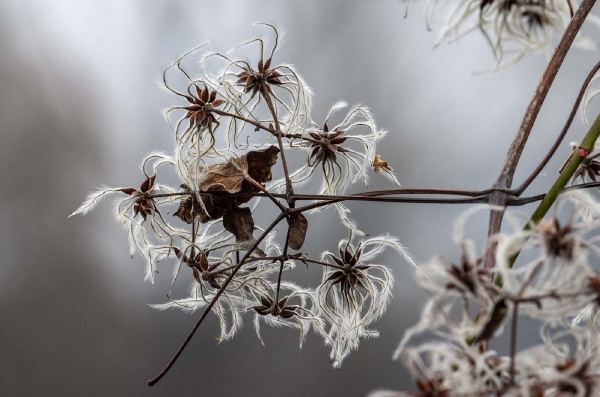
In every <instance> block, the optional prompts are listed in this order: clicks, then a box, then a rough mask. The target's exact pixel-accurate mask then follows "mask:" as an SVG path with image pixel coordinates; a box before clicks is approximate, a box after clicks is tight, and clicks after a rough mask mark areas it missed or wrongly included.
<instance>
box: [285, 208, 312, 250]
mask: <svg viewBox="0 0 600 397" xmlns="http://www.w3.org/2000/svg"><path fill="white" fill-rule="evenodd" d="M288 225H289V228H290V232H289V233H290V238H289V240H288V245H289V247H290V248H291V249H293V250H299V249H300V248H302V245H303V244H304V239H305V238H306V231H307V230H308V220H307V219H306V217H305V216H304V215H302V214H301V213H294V214H291V215H290V216H289V218H288Z"/></svg>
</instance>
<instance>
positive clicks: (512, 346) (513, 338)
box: [509, 302, 519, 384]
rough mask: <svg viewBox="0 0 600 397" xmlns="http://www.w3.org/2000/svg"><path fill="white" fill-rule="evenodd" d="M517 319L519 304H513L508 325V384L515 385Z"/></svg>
mask: <svg viewBox="0 0 600 397" xmlns="http://www.w3.org/2000/svg"><path fill="white" fill-rule="evenodd" d="M518 318H519V303H518V302H515V303H513V312H512V321H511V324H510V370H509V372H510V383H512V384H514V383H515V361H516V360H515V356H516V354H517V320H518Z"/></svg>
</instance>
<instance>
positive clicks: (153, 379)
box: [148, 214, 285, 386]
mask: <svg viewBox="0 0 600 397" xmlns="http://www.w3.org/2000/svg"><path fill="white" fill-rule="evenodd" d="M283 218H285V214H279V216H278V217H277V218H275V220H274V221H273V222H272V223H271V224H270V225H269V226H268V227H267V228H266V229H265V231H264V232H263V233H262V234H261V235H260V237H259V238H258V239H257V240H256V241H255V242H254V244H252V247H251V248H250V249H249V250H248V251H246V253H245V254H244V256H243V257H242V259H241V260H240V261H239V262H238V264H237V266H236V267H235V268H234V269H233V271H232V272H231V274H230V275H229V277H227V280H225V281H224V282H223V286H221V289H219V291H218V292H217V294H216V295H215V297H214V298H213V299H212V300H211V301H210V303H209V304H208V306H207V307H206V309H204V313H202V316H201V317H200V319H199V320H198V322H197V323H196V325H195V326H194V328H192V330H191V331H190V333H189V334H188V336H187V337H186V338H185V340H184V341H183V343H182V344H181V346H179V349H177V352H176V353H175V355H174V356H173V358H171V361H169V363H168V364H167V366H166V367H165V368H164V369H163V370H162V371H160V373H159V374H158V375H156V376H155V377H154V378H152V379H150V380H149V381H148V385H149V386H154V385H155V384H156V383H157V382H158V381H159V380H161V379H162V377H163V376H165V374H166V373H167V372H169V369H171V367H172V366H173V364H175V361H177V359H178V358H179V356H180V355H181V353H183V350H184V349H185V347H186V346H187V344H188V343H189V342H190V340H192V337H193V336H194V334H195V333H196V330H198V327H200V324H202V322H203V321H204V319H205V318H206V316H207V315H208V313H209V312H210V311H211V309H212V308H213V306H214V305H215V303H217V300H218V299H219V297H220V296H221V295H222V294H223V292H224V291H225V288H227V286H228V285H229V283H230V282H231V280H233V277H234V276H235V274H236V273H237V272H238V270H240V268H241V267H242V265H243V264H244V262H245V261H246V259H248V257H249V256H250V255H251V254H252V251H254V250H255V249H256V247H258V245H259V244H260V243H261V241H262V240H264V238H265V237H266V236H267V234H269V233H270V232H271V230H273V228H274V227H275V226H277V224H278V223H279V222H281V221H282V220H283Z"/></svg>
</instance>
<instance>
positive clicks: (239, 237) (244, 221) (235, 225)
mask: <svg viewBox="0 0 600 397" xmlns="http://www.w3.org/2000/svg"><path fill="white" fill-rule="evenodd" d="M223 227H224V228H225V230H227V231H228V232H230V233H232V234H233V235H234V236H235V241H236V242H244V241H248V240H252V239H253V237H252V233H253V232H254V219H252V212H251V211H250V208H238V207H231V208H230V209H228V210H227V211H225V214H224V215H223Z"/></svg>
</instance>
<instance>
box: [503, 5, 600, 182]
mask: <svg viewBox="0 0 600 397" xmlns="http://www.w3.org/2000/svg"><path fill="white" fill-rule="evenodd" d="M595 3H596V0H583V2H582V3H581V5H580V6H579V9H578V10H577V12H576V13H575V15H573V18H572V19H571V22H569V25H568V26H567V29H566V30H565V33H564V34H563V36H562V38H561V40H560V43H559V44H558V47H556V50H555V51H554V54H553V55H552V58H551V59H550V63H548V66H547V67H546V71H545V72H544V75H543V76H542V79H541V80H540V82H539V84H538V86H537V89H536V92H535V95H534V96H533V98H532V99H531V102H530V104H529V106H528V107H527V111H526V112H525V116H524V117H523V121H522V123H521V127H520V128H519V132H518V133H517V135H516V136H515V138H514V140H513V142H512V144H511V146H510V149H509V150H508V153H507V155H506V159H505V160H504V165H503V166H502V171H501V172H500V175H499V176H498V179H497V180H496V183H495V184H494V186H495V187H504V188H510V187H511V185H512V180H513V176H514V174H515V171H516V169H517V164H518V162H519V159H520V158H521V154H522V153H523V149H524V148H525V144H526V143H527V139H528V138H529V134H530V133H531V129H532V128H533V124H534V123H535V120H536V118H537V116H538V114H539V112H540V109H541V108H542V104H543V103H544V100H545V99H546V96H547V94H548V91H549V90H550V87H551V86H552V83H553V82H554V78H555V77H556V74H557V73H558V70H559V69H560V67H561V65H562V63H563V60H564V59H565V57H566V56H567V52H568V51H569V48H570V47H571V44H572V43H573V40H575V37H576V36H577V33H578V32H579V29H581V25H583V22H584V21H585V19H586V18H587V15H588V14H589V12H590V11H591V9H592V7H593V6H594V4H595Z"/></svg>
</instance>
